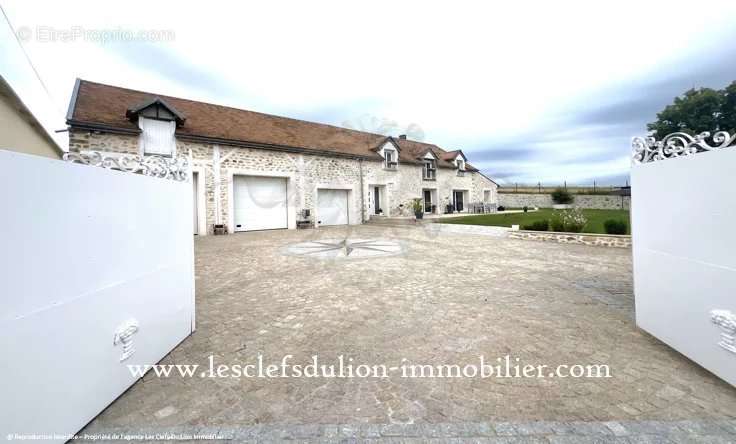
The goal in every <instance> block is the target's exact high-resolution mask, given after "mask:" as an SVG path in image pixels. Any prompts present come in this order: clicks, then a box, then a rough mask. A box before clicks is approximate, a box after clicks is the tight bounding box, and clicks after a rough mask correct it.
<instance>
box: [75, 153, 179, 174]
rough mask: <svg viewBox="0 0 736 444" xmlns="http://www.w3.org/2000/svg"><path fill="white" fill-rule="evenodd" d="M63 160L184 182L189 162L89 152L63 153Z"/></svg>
mask: <svg viewBox="0 0 736 444" xmlns="http://www.w3.org/2000/svg"><path fill="white" fill-rule="evenodd" d="M64 160H66V161H69V162H74V163H81V164H84V165H91V166H97V167H102V168H108V169H111V170H119V171H125V172H128V173H138V174H142V175H144V176H153V177H161V178H163V179H172V180H177V181H185V180H187V179H188V177H189V161H188V159H187V158H186V157H183V156H179V157H171V158H169V157H163V156H143V157H141V156H136V155H131V154H110V153H104V154H103V153H99V152H97V151H90V152H87V153H76V152H69V153H64Z"/></svg>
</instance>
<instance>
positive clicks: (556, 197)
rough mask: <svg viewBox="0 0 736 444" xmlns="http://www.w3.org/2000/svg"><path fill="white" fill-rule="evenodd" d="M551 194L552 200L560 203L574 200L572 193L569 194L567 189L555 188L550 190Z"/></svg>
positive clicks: (563, 203)
mask: <svg viewBox="0 0 736 444" xmlns="http://www.w3.org/2000/svg"><path fill="white" fill-rule="evenodd" d="M551 196H552V201H553V202H554V203H556V204H560V205H566V204H571V203H572V201H573V200H574V198H573V196H572V194H570V193H569V192H568V191H567V190H565V189H563V188H557V189H556V190H554V191H553V192H552V194H551Z"/></svg>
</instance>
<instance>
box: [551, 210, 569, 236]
mask: <svg viewBox="0 0 736 444" xmlns="http://www.w3.org/2000/svg"><path fill="white" fill-rule="evenodd" d="M549 226H550V229H551V230H552V231H557V232H562V231H565V224H564V223H562V217H560V215H558V214H555V215H554V216H552V219H550V221H549Z"/></svg>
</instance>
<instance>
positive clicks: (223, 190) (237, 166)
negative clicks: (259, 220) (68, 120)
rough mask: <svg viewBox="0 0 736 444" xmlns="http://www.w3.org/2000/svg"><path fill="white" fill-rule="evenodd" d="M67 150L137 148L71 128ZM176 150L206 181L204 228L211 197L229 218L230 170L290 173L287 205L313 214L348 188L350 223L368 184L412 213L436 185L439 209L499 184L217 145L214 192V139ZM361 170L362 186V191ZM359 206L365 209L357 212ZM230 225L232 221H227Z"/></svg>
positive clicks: (133, 140) (210, 216)
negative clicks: (333, 193) (323, 193)
mask: <svg viewBox="0 0 736 444" xmlns="http://www.w3.org/2000/svg"><path fill="white" fill-rule="evenodd" d="M69 149H70V150H71V151H85V150H91V151H102V152H113V153H127V154H139V150H138V137H137V136H135V135H117V134H109V133H96V132H90V131H82V130H77V129H71V130H70V131H69ZM176 149H177V153H178V154H179V155H184V156H191V158H192V167H194V168H195V169H199V171H200V173H199V180H200V181H202V180H204V183H205V202H203V204H204V206H205V214H206V225H207V230H208V233H211V232H212V226H213V224H214V223H215V221H216V220H218V217H217V215H216V214H215V213H216V210H215V207H216V205H215V202H216V201H217V202H218V204H219V209H220V211H219V222H220V223H225V224H228V223H229V220H230V216H231V209H230V206H231V203H230V200H231V199H230V189H231V187H232V183H231V182H232V176H233V174H242V172H244V171H250V172H258V173H259V174H260V173H263V174H268V173H273V174H274V175H284V176H288V177H289V190H290V191H289V196H288V201H289V204H288V205H289V206H290V207H291V208H293V211H292V213H294V214H296V213H298V212H299V211H300V210H302V209H311V210H312V214H314V207H315V205H316V197H317V196H316V190H317V188H318V187H322V188H329V187H335V188H350V190H351V193H350V199H351V202H350V207H351V210H350V223H351V224H353V223H361V221H362V220H367V219H368V217H369V215H368V209H367V205H368V202H367V196H368V190H369V186H370V185H385V187H386V191H387V194H388V196H387V200H388V202H387V204H388V209H387V215H389V216H407V215H410V214H412V210H411V207H410V202H411V200H412V199H414V198H421V197H422V190H423V189H436V190H437V198H438V201H439V202H437V209H438V212H441V210H442V209H443V208H444V207H445V205H447V204H448V203H449V202H450V199H451V196H452V190H460V189H462V190H467V191H468V202H466V204H467V203H469V202H477V201H481V200H482V199H483V191H484V190H490V191H491V202H496V200H495V199H496V198H497V192H496V189H497V186H496V184H495V183H493V182H492V181H490V180H489V179H487V178H486V177H483V176H481V175H480V174H477V173H466V174H465V175H464V176H462V177H461V176H458V175H457V172H456V171H455V170H451V169H443V168H438V169H437V179H436V180H431V181H430V180H424V179H423V178H422V167H421V166H419V165H411V164H399V166H398V168H397V169H396V170H387V169H385V168H384V166H383V162H379V161H359V160H356V159H347V158H339V157H326V156H314V155H310V154H301V153H287V152H279V151H267V150H259V149H252V148H240V147H230V146H222V145H221V146H219V152H220V159H221V161H220V172H219V173H220V183H219V193H218V194H217V195H215V194H216V187H215V174H214V166H213V165H214V162H213V154H214V150H215V146H214V145H212V144H205V143H198V142H189V141H183V140H177V142H176ZM361 170H362V174H363V190H362V196H361V190H360V183H361ZM361 211H362V212H363V214H362V217H361ZM228 228H230V229H231V228H232V227H228Z"/></svg>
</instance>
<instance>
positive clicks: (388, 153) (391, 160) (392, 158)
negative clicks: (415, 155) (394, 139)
mask: <svg viewBox="0 0 736 444" xmlns="http://www.w3.org/2000/svg"><path fill="white" fill-rule="evenodd" d="M383 159H384V161H385V163H384V166H385V167H386V168H388V169H390V170H395V169H396V165H398V162H397V156H396V151H394V150H390V149H384V150H383Z"/></svg>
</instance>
